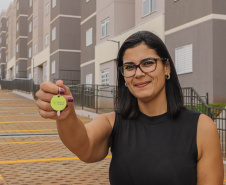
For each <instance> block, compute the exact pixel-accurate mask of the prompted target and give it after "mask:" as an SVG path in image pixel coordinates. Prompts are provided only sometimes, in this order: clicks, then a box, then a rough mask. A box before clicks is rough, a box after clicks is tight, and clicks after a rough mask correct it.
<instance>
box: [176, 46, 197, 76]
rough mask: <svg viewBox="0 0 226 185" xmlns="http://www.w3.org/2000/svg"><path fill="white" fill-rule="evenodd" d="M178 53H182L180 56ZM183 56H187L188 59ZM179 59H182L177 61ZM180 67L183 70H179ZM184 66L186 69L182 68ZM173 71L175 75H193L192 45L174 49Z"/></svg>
mask: <svg viewBox="0 0 226 185" xmlns="http://www.w3.org/2000/svg"><path fill="white" fill-rule="evenodd" d="M182 49H183V50H182ZM180 50H181V51H180ZM179 52H183V53H182V54H180V53H179ZM189 52H190V53H189ZM179 55H181V56H179ZM185 56H189V57H190V58H188V57H187V58H185ZM179 57H182V58H183V59H181V60H179V59H178V58H179ZM188 65H189V66H188ZM181 66H182V67H183V70H182V69H180V68H181ZM184 66H186V68H184ZM175 69H176V72H177V75H181V74H187V73H193V44H188V45H184V46H181V47H177V48H175Z"/></svg>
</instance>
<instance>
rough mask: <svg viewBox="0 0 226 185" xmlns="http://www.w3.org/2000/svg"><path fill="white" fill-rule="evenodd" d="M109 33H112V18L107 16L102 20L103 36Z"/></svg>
mask: <svg viewBox="0 0 226 185" xmlns="http://www.w3.org/2000/svg"><path fill="white" fill-rule="evenodd" d="M103 27H104V30H105V32H103ZM107 31H108V32H107ZM103 33H105V34H103ZM109 35H110V19H109V18H107V19H105V20H103V21H102V22H101V38H105V37H107V36H109Z"/></svg>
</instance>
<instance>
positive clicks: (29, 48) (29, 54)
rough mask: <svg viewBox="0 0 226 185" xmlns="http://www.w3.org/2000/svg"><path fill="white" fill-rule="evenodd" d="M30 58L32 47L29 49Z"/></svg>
mask: <svg viewBox="0 0 226 185" xmlns="http://www.w3.org/2000/svg"><path fill="white" fill-rule="evenodd" d="M29 58H31V47H30V48H29Z"/></svg>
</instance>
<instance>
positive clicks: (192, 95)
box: [191, 89, 193, 110]
mask: <svg viewBox="0 0 226 185" xmlns="http://www.w3.org/2000/svg"><path fill="white" fill-rule="evenodd" d="M191 110H193V91H192V89H191Z"/></svg>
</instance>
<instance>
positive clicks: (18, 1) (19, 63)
mask: <svg viewBox="0 0 226 185" xmlns="http://www.w3.org/2000/svg"><path fill="white" fill-rule="evenodd" d="M14 3H15V10H14V11H15V12H16V31H14V32H16V42H14V43H16V48H15V50H16V52H15V53H16V59H15V60H16V63H15V65H14V66H15V77H16V78H27V19H28V0H15V1H14ZM13 34H14V33H13ZM12 45H13V43H12ZM10 50H11V51H12V50H13V53H14V48H8V52H9V54H10V53H11V51H10Z"/></svg>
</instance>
